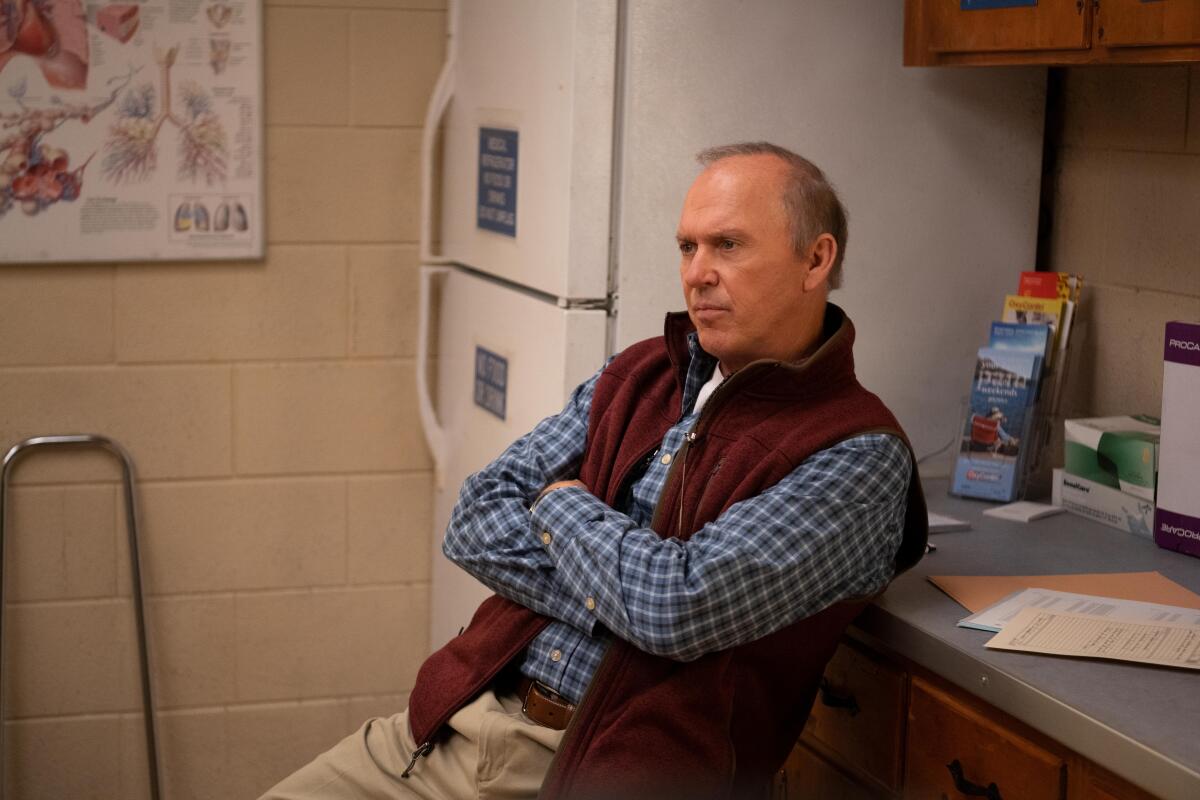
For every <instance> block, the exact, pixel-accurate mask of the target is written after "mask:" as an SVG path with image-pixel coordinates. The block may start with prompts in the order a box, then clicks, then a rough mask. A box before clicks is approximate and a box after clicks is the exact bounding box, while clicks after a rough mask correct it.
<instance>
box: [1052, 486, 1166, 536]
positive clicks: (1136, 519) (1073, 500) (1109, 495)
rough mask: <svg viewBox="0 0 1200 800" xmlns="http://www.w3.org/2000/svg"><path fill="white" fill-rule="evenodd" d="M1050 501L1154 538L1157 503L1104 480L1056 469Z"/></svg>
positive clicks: (1092, 517) (1083, 515)
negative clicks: (1114, 486)
mask: <svg viewBox="0 0 1200 800" xmlns="http://www.w3.org/2000/svg"><path fill="white" fill-rule="evenodd" d="M1051 491H1052V497H1051V502H1052V503H1053V504H1054V505H1056V506H1062V507H1063V508H1065V509H1066V510H1067V511H1070V512H1071V513H1072V514H1078V515H1079V516H1081V517H1087V518H1088V519H1090V520H1094V521H1095V522H1101V523H1103V524H1105V525H1108V526H1110V527H1113V528H1118V529H1120V530H1123V531H1125V532H1126V533H1132V534H1133V535H1135V536H1144V537H1145V538H1147V539H1149V538H1151V535H1152V533H1151V532H1152V531H1153V529H1154V503H1151V502H1150V501H1149V500H1146V499H1144V498H1141V497H1136V496H1134V495H1131V494H1126V493H1125V492H1120V491H1117V490H1116V489H1113V488H1111V487H1109V486H1105V485H1104V484H1102V483H1096V482H1095V481H1089V480H1088V479H1087V478H1080V477H1078V476H1076V475H1071V474H1068V473H1067V472H1065V471H1064V470H1061V469H1056V470H1054V485H1053V487H1052V489H1051Z"/></svg>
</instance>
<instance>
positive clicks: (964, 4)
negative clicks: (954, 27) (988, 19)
mask: <svg viewBox="0 0 1200 800" xmlns="http://www.w3.org/2000/svg"><path fill="white" fill-rule="evenodd" d="M1036 5H1037V0H961V2H960V4H959V8H960V9H962V10H963V11H979V10H982V9H985V8H1017V7H1018V6H1036Z"/></svg>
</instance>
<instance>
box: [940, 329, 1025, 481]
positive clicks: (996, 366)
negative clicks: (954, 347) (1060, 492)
mask: <svg viewBox="0 0 1200 800" xmlns="http://www.w3.org/2000/svg"><path fill="white" fill-rule="evenodd" d="M1041 371H1042V357H1041V356H1040V355H1038V354H1037V353H1032V352H1026V351H1021V350H1002V349H998V348H993V347H983V348H980V349H979V354H978V359H977V361H976V364H975V379H974V381H973V382H972V384H971V401H970V406H969V408H968V411H967V418H966V420H965V421H964V425H963V433H962V443H961V445H960V447H959V454H958V459H957V462H956V464H955V468H954V482H953V485H952V488H951V491H952V492H953V493H954V494H958V495H962V496H964V497H978V498H982V499H985V500H1003V501H1005V502H1010V501H1012V500H1014V499H1016V496H1017V494H1018V493H1019V490H1020V481H1019V478H1020V476H1021V469H1020V468H1021V467H1022V466H1023V463H1022V462H1023V459H1024V457H1025V455H1026V453H1027V452H1028V450H1029V448H1028V446H1024V447H1023V446H1022V443H1023V442H1025V440H1026V438H1027V437H1028V435H1029V432H1030V423H1031V422H1032V419H1033V413H1032V410H1033V409H1032V406H1033V404H1034V401H1035V400H1036V398H1037V389H1038V383H1039V380H1040V377H1041Z"/></svg>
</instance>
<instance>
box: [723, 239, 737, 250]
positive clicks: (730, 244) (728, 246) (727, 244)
mask: <svg viewBox="0 0 1200 800" xmlns="http://www.w3.org/2000/svg"><path fill="white" fill-rule="evenodd" d="M735 247H737V242H735V241H733V240H732V239H722V240H721V249H722V250H732V249H733V248H735Z"/></svg>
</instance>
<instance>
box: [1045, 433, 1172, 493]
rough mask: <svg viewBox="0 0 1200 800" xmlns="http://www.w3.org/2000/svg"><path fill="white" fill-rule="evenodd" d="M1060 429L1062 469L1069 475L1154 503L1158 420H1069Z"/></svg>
mask: <svg viewBox="0 0 1200 800" xmlns="http://www.w3.org/2000/svg"><path fill="white" fill-rule="evenodd" d="M1063 427H1064V437H1063V438H1064V449H1065V451H1066V453H1065V463H1064V465H1063V469H1065V470H1066V471H1067V472H1068V473H1069V474H1071V475H1074V476H1076V477H1079V478H1087V479H1088V480H1089V481H1092V482H1094V483H1098V484H1101V485H1103V486H1107V487H1109V488H1111V489H1117V490H1119V491H1122V492H1125V493H1126V494H1132V495H1136V496H1137V497H1140V498H1142V499H1144V500H1149V501H1151V502H1153V501H1154V489H1155V483H1156V476H1157V473H1158V447H1159V433H1160V428H1159V421H1158V419H1156V418H1155V417H1149V416H1145V415H1138V416H1136V417H1094V418H1091V419H1069V420H1066V421H1065V422H1064V423H1063Z"/></svg>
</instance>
